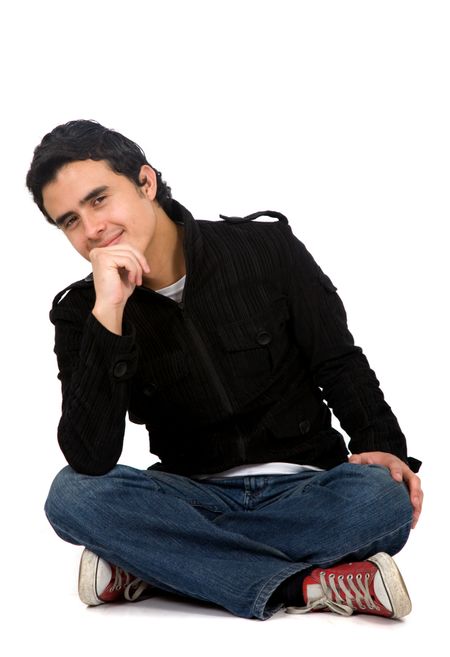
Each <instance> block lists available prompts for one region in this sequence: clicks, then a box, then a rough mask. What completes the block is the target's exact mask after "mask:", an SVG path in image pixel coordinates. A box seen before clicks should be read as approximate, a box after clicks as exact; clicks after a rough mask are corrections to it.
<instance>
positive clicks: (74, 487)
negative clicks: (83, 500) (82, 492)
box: [44, 465, 82, 522]
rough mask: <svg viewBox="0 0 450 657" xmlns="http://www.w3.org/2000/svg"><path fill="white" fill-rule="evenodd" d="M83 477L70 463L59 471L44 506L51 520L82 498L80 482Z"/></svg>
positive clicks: (63, 513) (58, 516)
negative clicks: (75, 500) (74, 501)
mask: <svg viewBox="0 0 450 657" xmlns="http://www.w3.org/2000/svg"><path fill="white" fill-rule="evenodd" d="M81 477H82V475H80V474H79V473H78V472H76V471H75V470H73V469H72V468H71V467H70V466H69V465H68V466H66V467H65V468H63V469H62V470H61V471H60V472H58V474H57V475H56V477H55V479H54V480H53V482H52V485H51V486H50V490H49V493H48V496H47V500H46V502H45V506H44V510H45V513H46V515H47V517H48V519H49V520H50V522H52V520H56V519H57V518H60V517H61V516H62V515H65V512H67V510H68V509H70V508H71V506H72V504H73V500H74V499H78V500H79V499H80V496H79V488H80V486H79V483H78V482H79V479H80V478H81Z"/></svg>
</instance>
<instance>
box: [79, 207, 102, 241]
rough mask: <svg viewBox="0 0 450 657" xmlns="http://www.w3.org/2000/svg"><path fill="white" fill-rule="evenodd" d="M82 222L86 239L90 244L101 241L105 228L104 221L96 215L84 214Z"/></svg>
mask: <svg viewBox="0 0 450 657" xmlns="http://www.w3.org/2000/svg"><path fill="white" fill-rule="evenodd" d="M82 221H83V226H84V233H85V236H86V239H88V240H90V241H92V242H95V241H97V240H99V239H101V237H102V235H103V233H104V231H105V228H106V221H105V220H104V219H102V218H101V217H99V216H98V215H97V216H96V215H95V214H94V213H89V212H86V213H85V215H84V216H83V217H82Z"/></svg>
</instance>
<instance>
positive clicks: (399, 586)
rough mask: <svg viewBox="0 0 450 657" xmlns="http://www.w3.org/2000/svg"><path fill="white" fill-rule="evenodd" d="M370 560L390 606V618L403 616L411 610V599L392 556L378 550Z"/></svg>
mask: <svg viewBox="0 0 450 657" xmlns="http://www.w3.org/2000/svg"><path fill="white" fill-rule="evenodd" d="M368 561H371V562H372V563H374V564H375V565H376V567H377V568H378V570H379V572H380V575H381V578H382V580H383V584H384V587H385V589H386V591H387V593H388V596H389V600H390V602H391V606H392V615H391V618H403V617H404V616H407V615H408V614H409V613H410V612H411V608H412V607H411V600H410V597H409V594H408V590H407V588H406V585H405V582H404V581H403V577H402V576H401V574H400V571H399V569H398V568H397V565H396V563H395V561H394V560H393V558H392V557H390V556H389V555H388V554H386V553H385V552H379V553H378V554H375V555H374V556H373V557H370V559H368Z"/></svg>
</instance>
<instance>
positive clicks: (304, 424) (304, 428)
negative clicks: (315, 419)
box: [298, 420, 311, 434]
mask: <svg viewBox="0 0 450 657" xmlns="http://www.w3.org/2000/svg"><path fill="white" fill-rule="evenodd" d="M298 428H299V429H300V433H301V434H305V433H308V431H309V430H310V428H311V422H310V421H309V420H302V421H301V422H300V424H299V425H298Z"/></svg>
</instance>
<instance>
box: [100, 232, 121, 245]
mask: <svg viewBox="0 0 450 657" xmlns="http://www.w3.org/2000/svg"><path fill="white" fill-rule="evenodd" d="M122 235H123V230H121V231H120V233H118V234H117V235H113V236H112V237H111V238H110V239H107V240H105V241H104V242H102V243H101V244H99V248H103V247H105V246H113V245H114V244H117V243H118V241H119V240H120V238H121V237H122Z"/></svg>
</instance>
